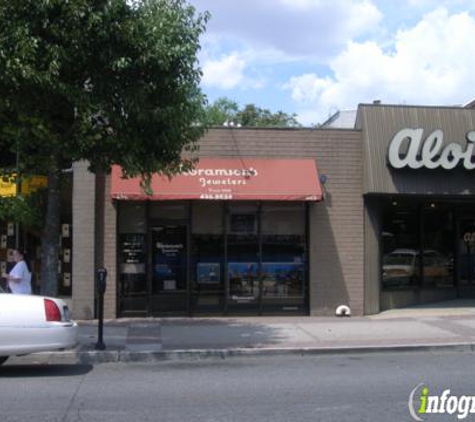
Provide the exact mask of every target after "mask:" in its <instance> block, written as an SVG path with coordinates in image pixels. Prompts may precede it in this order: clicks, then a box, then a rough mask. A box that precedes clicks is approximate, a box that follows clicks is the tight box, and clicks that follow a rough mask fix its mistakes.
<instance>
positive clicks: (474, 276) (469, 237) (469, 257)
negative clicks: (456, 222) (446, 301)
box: [458, 219, 475, 286]
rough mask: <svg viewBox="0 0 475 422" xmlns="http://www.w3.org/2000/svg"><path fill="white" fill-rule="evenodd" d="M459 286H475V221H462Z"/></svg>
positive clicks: (459, 240)
mask: <svg viewBox="0 0 475 422" xmlns="http://www.w3.org/2000/svg"><path fill="white" fill-rule="evenodd" d="M458 242H459V246H458V250H459V259H458V269H459V271H458V276H459V286H467V285H474V284H475V220H473V219H470V220H469V219H462V220H460V229H459V236H458Z"/></svg>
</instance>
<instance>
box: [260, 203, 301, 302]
mask: <svg viewBox="0 0 475 422" xmlns="http://www.w3.org/2000/svg"><path fill="white" fill-rule="evenodd" d="M304 262H305V207H304V205H303V204H272V203H271V204H268V203H266V204H263V205H262V283H263V287H262V294H263V298H264V299H283V298H302V297H303V294H304V269H305V264H304Z"/></svg>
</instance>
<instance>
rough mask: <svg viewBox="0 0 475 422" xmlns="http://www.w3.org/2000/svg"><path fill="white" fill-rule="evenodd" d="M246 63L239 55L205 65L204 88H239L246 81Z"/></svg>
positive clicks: (208, 62) (227, 56) (230, 55)
mask: <svg viewBox="0 0 475 422" xmlns="http://www.w3.org/2000/svg"><path fill="white" fill-rule="evenodd" d="M245 67H246V62H245V60H244V59H243V58H241V57H240V56H239V54H238V53H236V52H234V53H232V54H229V55H226V56H223V57H221V58H220V59H218V60H209V61H206V62H205V63H204V64H203V68H202V70H203V78H202V80H201V82H202V84H203V86H206V87H216V88H221V89H233V88H236V87H237V86H239V85H240V84H241V83H242V81H243V79H244V75H243V72H244V69H245Z"/></svg>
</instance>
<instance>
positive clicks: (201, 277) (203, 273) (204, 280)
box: [196, 262, 221, 284]
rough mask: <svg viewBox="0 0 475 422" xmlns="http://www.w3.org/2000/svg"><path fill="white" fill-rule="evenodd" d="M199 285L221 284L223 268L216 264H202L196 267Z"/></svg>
mask: <svg viewBox="0 0 475 422" xmlns="http://www.w3.org/2000/svg"><path fill="white" fill-rule="evenodd" d="M196 271H197V281H198V284H219V282H220V281H221V280H220V279H221V277H220V275H221V267H220V265H219V263H216V262H200V263H198V265H197V267H196Z"/></svg>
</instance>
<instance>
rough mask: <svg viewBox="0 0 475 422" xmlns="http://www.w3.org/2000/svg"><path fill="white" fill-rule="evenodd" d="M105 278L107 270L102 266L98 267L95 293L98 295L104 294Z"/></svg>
mask: <svg viewBox="0 0 475 422" xmlns="http://www.w3.org/2000/svg"><path fill="white" fill-rule="evenodd" d="M106 279H107V270H106V269H105V268H104V267H100V268H99V269H98V270H97V293H99V295H104V293H105V292H106V286H107V283H106Z"/></svg>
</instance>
